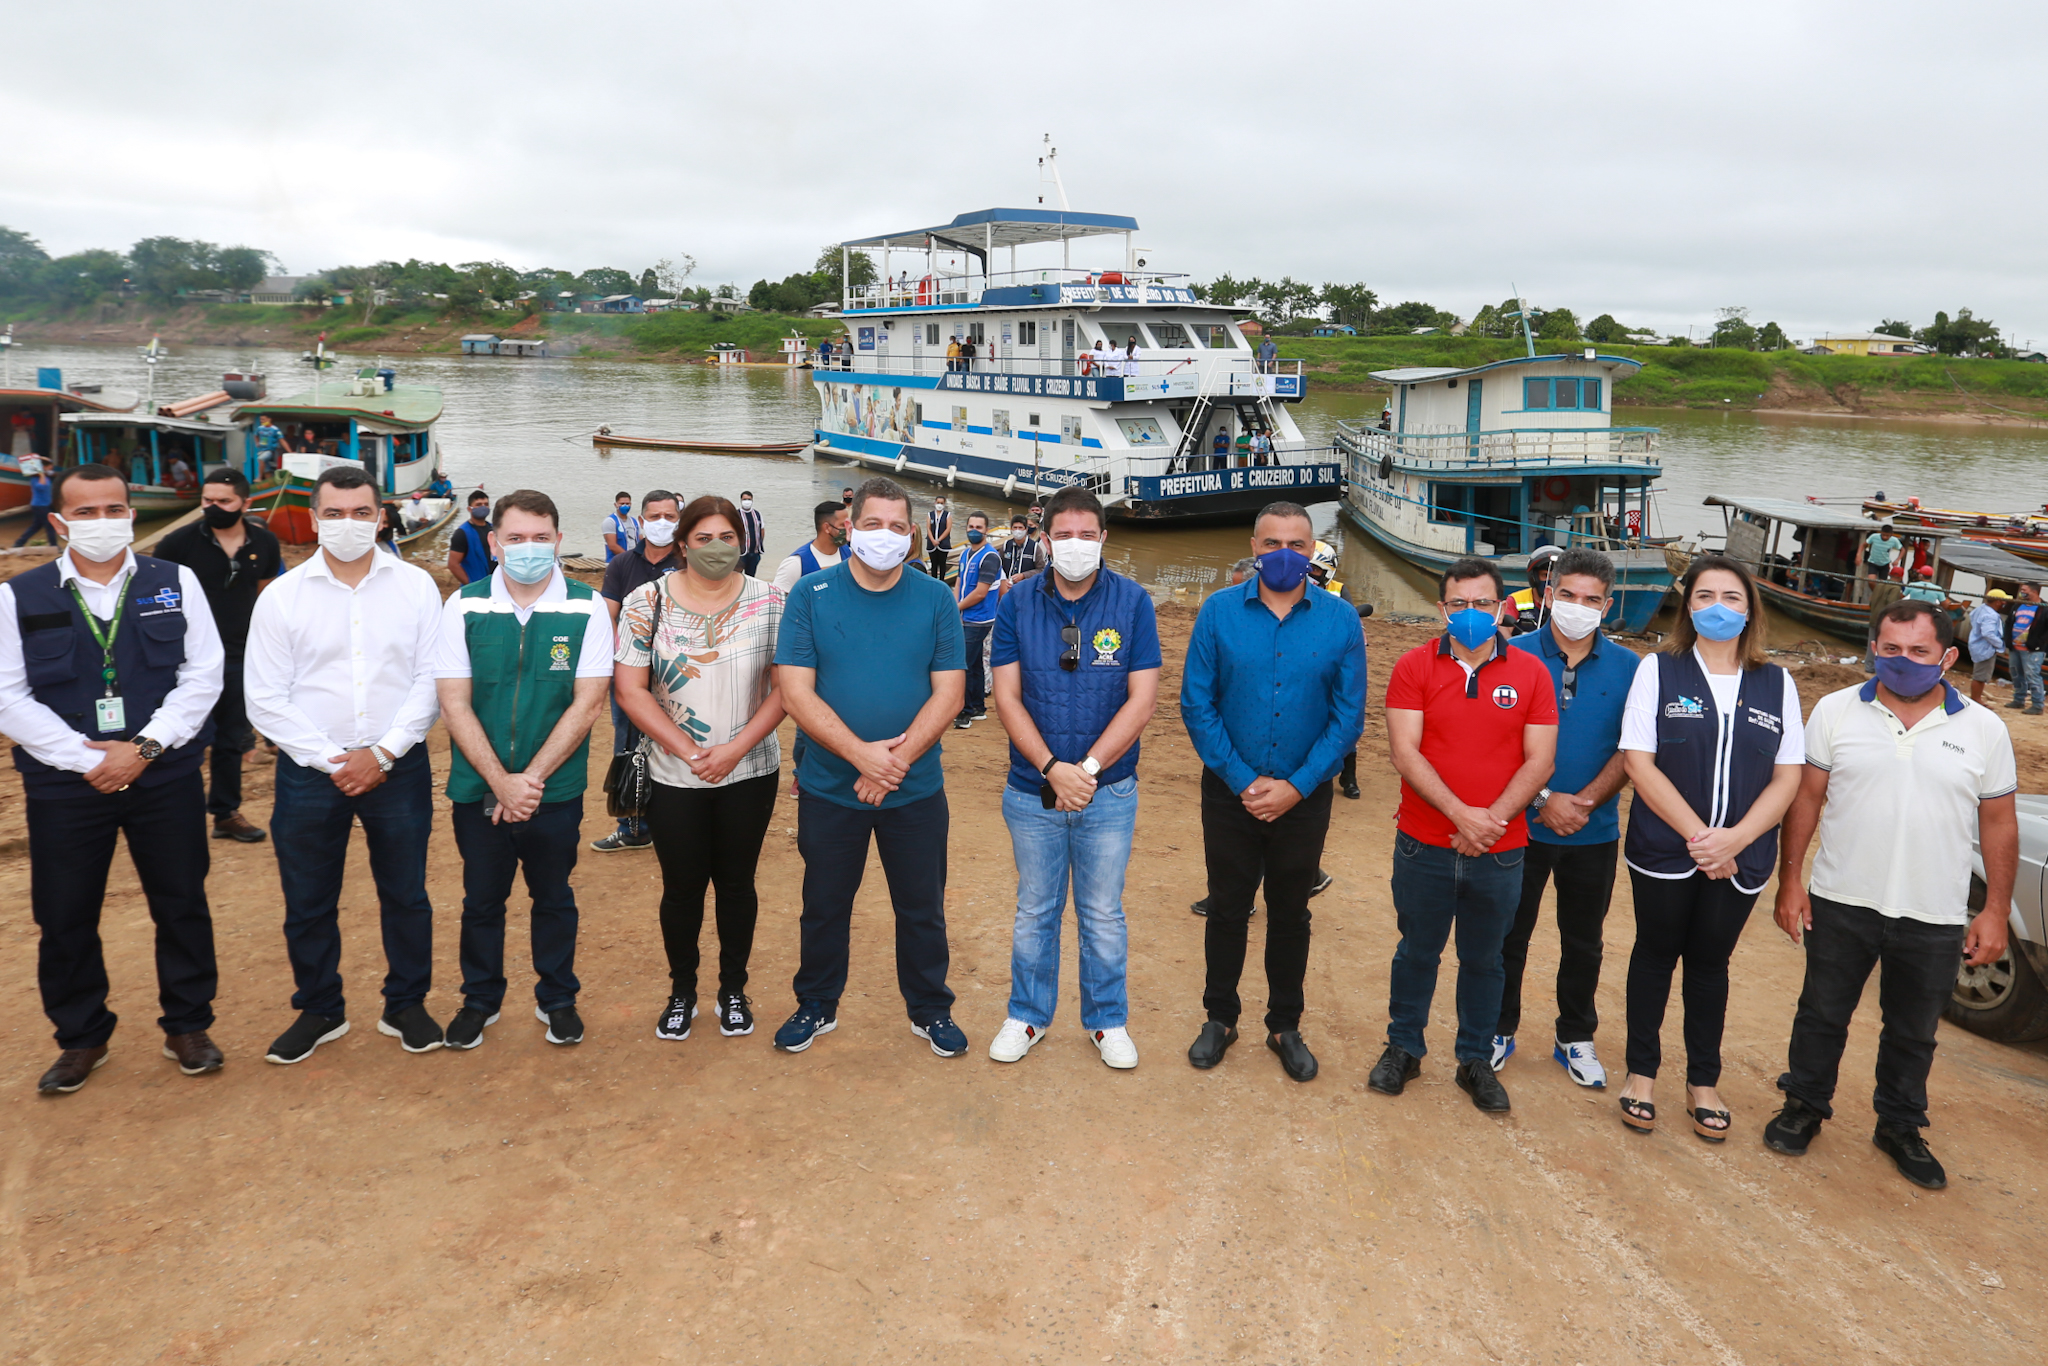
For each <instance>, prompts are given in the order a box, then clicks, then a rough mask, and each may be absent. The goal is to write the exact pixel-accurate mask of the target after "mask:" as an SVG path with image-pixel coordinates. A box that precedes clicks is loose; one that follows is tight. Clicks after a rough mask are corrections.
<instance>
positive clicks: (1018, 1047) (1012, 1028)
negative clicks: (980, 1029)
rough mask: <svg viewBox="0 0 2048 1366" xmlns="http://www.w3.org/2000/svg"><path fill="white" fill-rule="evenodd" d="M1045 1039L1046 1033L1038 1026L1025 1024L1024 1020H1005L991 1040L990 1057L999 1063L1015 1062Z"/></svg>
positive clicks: (989, 1046)
mask: <svg viewBox="0 0 2048 1366" xmlns="http://www.w3.org/2000/svg"><path fill="white" fill-rule="evenodd" d="M1044 1037H1045V1031H1044V1030H1042V1029H1040V1028H1039V1027H1038V1026H1037V1025H1028V1024H1025V1023H1024V1022H1023V1021H1022V1020H1005V1021H1003V1027H1002V1028H1001V1029H998V1030H997V1031H996V1036H995V1038H993V1039H991V1040H989V1045H988V1055H989V1057H991V1058H993V1059H994V1060H995V1061H997V1062H1015V1061H1017V1060H1018V1059H1019V1058H1021V1057H1023V1056H1024V1055H1025V1054H1026V1053H1029V1052H1030V1051H1031V1046H1032V1045H1033V1044H1035V1043H1037V1042H1038V1041H1039V1040H1040V1039H1042V1038H1044Z"/></svg>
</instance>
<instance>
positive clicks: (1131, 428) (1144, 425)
mask: <svg viewBox="0 0 2048 1366" xmlns="http://www.w3.org/2000/svg"><path fill="white" fill-rule="evenodd" d="M1116 425H1117V426H1118V427H1119V428H1120V429H1122V431H1123V434H1124V440H1126V441H1128V442H1130V443H1131V444H1132V445H1133V446H1163V445H1165V444H1166V433H1165V432H1163V431H1161V430H1160V429H1159V419H1158V418H1156V417H1120V418H1118V419H1117V420H1116Z"/></svg>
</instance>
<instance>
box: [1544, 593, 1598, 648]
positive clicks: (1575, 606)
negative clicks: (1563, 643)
mask: <svg viewBox="0 0 2048 1366" xmlns="http://www.w3.org/2000/svg"><path fill="white" fill-rule="evenodd" d="M1550 619H1551V620H1552V621H1554V622H1556V623H1557V629H1558V630H1559V631H1560V632H1561V633H1562V634H1563V635H1564V638H1565V639H1566V640H1584V639H1585V638H1586V637H1587V636H1590V635H1592V634H1593V632H1595V631H1597V630H1599V629H1600V611H1599V609H1598V608H1595V607H1588V606H1586V605H1585V604H1583V603H1577V602H1553V603H1551V604H1550Z"/></svg>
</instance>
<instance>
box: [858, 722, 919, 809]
mask: <svg viewBox="0 0 2048 1366" xmlns="http://www.w3.org/2000/svg"><path fill="white" fill-rule="evenodd" d="M908 734H909V732H907V731H906V732H905V733H904V734H903V735H899V736H897V737H896V738H895V739H893V740H863V741H861V742H860V743H859V744H857V745H855V746H854V747H853V752H852V753H850V754H848V755H847V756H846V759H847V761H848V762H849V763H851V764H852V765H853V767H854V769H855V771H856V772H858V773H859V774H860V776H859V777H857V778H855V779H854V780H853V795H854V796H856V797H858V798H860V799H861V800H862V801H864V802H866V803H867V804H868V805H869V806H880V805H881V804H882V802H883V801H884V800H885V799H886V798H887V797H888V795H889V794H890V793H891V792H894V791H895V790H896V789H897V788H899V787H901V786H903V780H904V778H906V777H908V776H909V774H910V763H909V761H908V760H906V759H904V757H903V756H902V755H900V754H898V753H897V752H896V747H897V746H898V745H900V744H902V743H903V741H904V739H905V738H906V737H907V735H908Z"/></svg>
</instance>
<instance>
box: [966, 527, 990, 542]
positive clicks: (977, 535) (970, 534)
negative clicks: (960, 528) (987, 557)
mask: <svg viewBox="0 0 2048 1366" xmlns="http://www.w3.org/2000/svg"><path fill="white" fill-rule="evenodd" d="M987 534H988V533H986V532H984V531H982V530H981V529H980V528H979V527H969V528H967V540H968V542H969V544H972V545H980V544H981V538H982V537H983V536H985V535H987Z"/></svg>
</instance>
